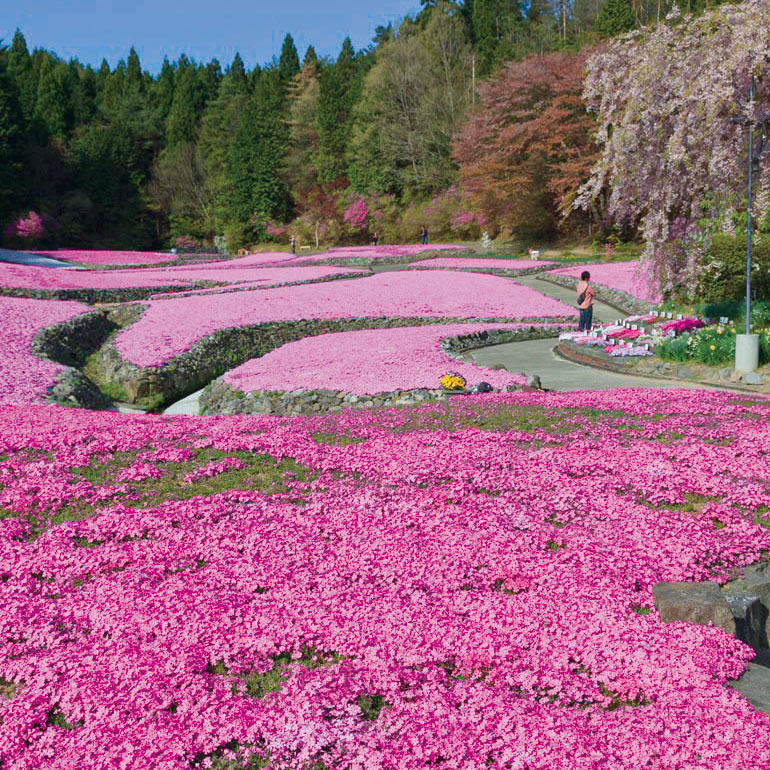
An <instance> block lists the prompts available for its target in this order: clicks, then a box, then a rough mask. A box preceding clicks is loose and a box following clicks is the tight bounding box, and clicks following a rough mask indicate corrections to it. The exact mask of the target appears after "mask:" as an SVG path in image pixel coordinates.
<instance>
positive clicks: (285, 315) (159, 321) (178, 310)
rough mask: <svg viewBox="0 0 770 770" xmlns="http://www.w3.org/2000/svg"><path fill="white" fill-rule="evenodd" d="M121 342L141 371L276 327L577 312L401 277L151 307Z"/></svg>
mask: <svg viewBox="0 0 770 770" xmlns="http://www.w3.org/2000/svg"><path fill="white" fill-rule="evenodd" d="M144 304H146V306H147V310H146V311H145V313H144V314H143V315H142V317H141V318H140V319H139V320H138V321H137V322H136V323H135V324H133V325H132V326H131V327H130V328H128V329H124V330H123V331H121V332H120V333H119V334H118V336H117V338H116V343H115V344H116V347H117V349H118V351H119V352H120V354H121V355H122V356H123V357H124V358H125V359H126V360H127V361H130V362H132V363H134V364H136V365H137V366H143V367H144V366H159V365H161V364H163V363H164V362H165V361H168V360H169V359H171V358H173V357H174V356H177V355H179V354H181V353H184V352H185V351H186V350H189V349H190V348H191V347H192V346H193V345H194V344H195V343H196V342H198V341H199V340H200V339H202V338H203V337H205V336H206V335H208V334H212V333H213V332H216V331H218V330H220V329H227V328H232V327H239V326H247V325H252V324H264V323H270V322H272V321H296V320H300V319H345V318H376V317H381V316H385V317H393V318H398V317H400V318H412V317H416V318H419V317H422V318H500V319H507V318H511V319H514V318H517V319H518V318H556V317H559V318H561V317H567V318H569V317H574V316H576V315H577V310H575V309H574V308H571V307H569V306H567V305H564V304H562V303H561V302H559V301H558V300H555V299H551V298H550V297H546V296H544V295H542V294H540V293H539V292H536V291H534V290H533V289H529V288H527V287H525V286H522V285H521V284H518V283H516V282H515V281H512V280H510V279H507V278H500V277H498V276H492V275H481V274H478V273H460V272H452V271H436V272H427V271H413V272H407V271H396V272H387V273H379V274H377V275H374V276H372V277H366V278H359V279H351V280H338V281H330V282H327V283H317V284H308V285H304V286H287V287H283V288H279V289H264V290H262V291H259V292H250V291H246V292H239V293H236V294H214V295H203V296H200V295H199V296H191V297H184V298H181V299H175V298H170V299H163V300H151V301H149V302H146V303H144Z"/></svg>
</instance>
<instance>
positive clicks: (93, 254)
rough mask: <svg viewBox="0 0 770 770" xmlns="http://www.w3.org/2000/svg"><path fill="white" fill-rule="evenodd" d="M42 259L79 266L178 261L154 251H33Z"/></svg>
mask: <svg viewBox="0 0 770 770" xmlns="http://www.w3.org/2000/svg"><path fill="white" fill-rule="evenodd" d="M30 253H31V254H40V256H42V257H53V258H54V259H61V260H62V261H64V262H77V263H78V264H81V265H93V266H99V265H157V264H161V263H163V262H173V261H174V260H175V259H179V255H178V254H162V253H160V252H155V251H88V250H86V249H79V250H78V249H61V250H57V251H33V252H30Z"/></svg>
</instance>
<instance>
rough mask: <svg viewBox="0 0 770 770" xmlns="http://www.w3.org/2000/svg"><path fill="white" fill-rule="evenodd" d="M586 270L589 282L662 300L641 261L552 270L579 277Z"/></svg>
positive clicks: (656, 301) (643, 297)
mask: <svg viewBox="0 0 770 770" xmlns="http://www.w3.org/2000/svg"><path fill="white" fill-rule="evenodd" d="M584 270H588V272H589V273H591V283H594V284H597V285H599V286H608V287H609V288H611V289H617V290H618V291H624V292H625V293H626V294H630V295H631V296H632V297H635V298H636V299H641V300H644V301H645V302H652V303H654V304H657V303H658V302H661V301H662V300H663V295H662V294H661V293H660V292H659V291H658V289H656V288H654V287H653V286H651V285H650V283H649V281H648V279H647V278H646V276H645V274H644V271H645V267H644V265H643V264H642V263H641V262H638V261H637V262H602V263H600V264H597V265H573V266H571V267H564V268H562V269H561V270H553V271H552V272H553V273H554V274H555V275H568V276H570V277H572V278H580V274H581V273H582V272H583V271H584Z"/></svg>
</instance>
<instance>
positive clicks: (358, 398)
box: [200, 326, 561, 417]
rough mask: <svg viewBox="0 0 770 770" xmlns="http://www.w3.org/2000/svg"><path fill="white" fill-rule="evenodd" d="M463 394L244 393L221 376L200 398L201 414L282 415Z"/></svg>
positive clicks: (492, 335) (485, 335) (531, 333)
mask: <svg viewBox="0 0 770 770" xmlns="http://www.w3.org/2000/svg"><path fill="white" fill-rule="evenodd" d="M560 331H561V329H559V328H551V329H544V328H539V327H537V326H531V327H529V328H524V329H493V330H484V331H479V332H473V333H471V334H463V335H460V336H456V337H449V338H447V339H445V340H442V343H441V348H442V350H444V352H446V353H447V354H448V355H450V356H457V355H459V354H460V353H463V352H464V351H466V350H472V349H474V348H479V347H483V346H486V345H499V344H502V343H505V342H523V341H525V340H533V339H543V338H548V337H556V336H557V335H558V334H559V332H560ZM522 389H523V390H527V389H531V388H527V387H526V386H522V387H519V386H509V388H508V390H509V391H513V390H522ZM457 395H462V392H460V393H456V392H448V391H445V390H442V389H441V388H435V389H432V388H431V389H428V388H415V389H412V390H396V391H389V392H383V393H376V394H374V395H357V394H354V393H346V392H344V391H333V390H303V389H300V390H294V391H290V392H281V391H266V390H258V391H253V392H251V393H244V392H242V391H239V390H235V389H234V388H233V387H231V386H230V385H227V384H226V383H224V382H223V381H222V379H221V378H218V379H216V380H214V381H213V382H212V383H211V384H210V385H209V386H208V387H207V388H206V389H205V390H204V391H203V393H202V395H201V398H200V405H201V414H203V415H211V414H271V415H277V416H282V417H290V416H296V415H313V414H326V413H334V412H339V411H341V410H342V409H343V408H359V409H361V408H372V407H381V406H405V405H409V404H419V403H422V402H424V401H446V400H447V399H448V398H451V397H456V396H457Z"/></svg>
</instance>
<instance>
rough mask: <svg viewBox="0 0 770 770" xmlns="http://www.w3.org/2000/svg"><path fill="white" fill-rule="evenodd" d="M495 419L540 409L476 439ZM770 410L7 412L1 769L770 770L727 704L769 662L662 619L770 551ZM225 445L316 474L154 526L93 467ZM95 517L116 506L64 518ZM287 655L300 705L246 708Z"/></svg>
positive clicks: (751, 718)
mask: <svg viewBox="0 0 770 770" xmlns="http://www.w3.org/2000/svg"><path fill="white" fill-rule="evenodd" d="M485 405H487V406H489V407H490V408H495V409H498V410H500V414H502V415H516V414H526V413H531V415H533V417H536V416H537V415H538V414H540V415H541V417H542V419H541V420H540V423H539V427H538V426H537V425H534V424H533V425H532V427H529V428H527V430H526V431H523V430H521V429H511V430H489V431H485V430H479V429H478V428H462V429H452V426H453V425H457V424H458V423H463V421H464V424H468V425H470V424H475V422H476V417H477V416H478V415H477V412H478V410H480V409H483V408H485ZM447 409H449V410H451V414H449V415H448V412H447ZM565 410H566V411H565ZM474 415H476V417H474ZM768 418H770V403H768V402H767V401H766V400H765V401H759V402H756V403H753V404H752V403H745V401H744V400H743V399H742V398H741V397H736V396H732V395H727V394H723V393H704V392H697V393H696V392H681V391H679V392H677V391H666V392H665V393H664V392H660V391H633V390H628V391H613V392H610V393H601V392H597V393H591V392H584V393H578V394H546V395H543V394H521V395H520V394H516V395H506V396H497V395H492V396H489V395H487V396H481V397H458V398H456V399H453V400H452V402H451V404H450V406H449V407H448V408H447V407H445V406H436V405H430V406H425V407H422V408H420V409H416V410H389V411H387V412H383V413H379V414H375V413H360V412H359V413H350V412H344V413H342V414H341V415H340V416H338V417H329V418H295V419H280V418H271V417H248V416H240V417H220V418H169V417H163V416H140V417H136V416H124V415H114V414H107V413H88V412H83V411H80V410H69V411H68V410H62V409H59V408H57V407H50V408H44V407H25V408H15V407H8V406H5V407H0V484H2V487H1V488H0V507H2V509H3V511H5V512H6V513H5V514H4V518H2V519H0V577H1V579H0V606H2V607H3V612H2V613H1V614H0V678H1V679H0V683H2V684H3V690H2V695H1V696H0V720H2V728H1V729H0V761H2V763H3V767H4V768H9V770H72V769H73V768H89V770H107V769H108V768H110V769H112V768H120V767H123V768H161V769H162V770H187V769H188V768H191V767H209V766H211V765H212V764H213V763H214V760H216V766H219V767H223V766H224V764H223V762H224V761H225V760H229V759H233V760H234V759H235V758H241V759H242V760H244V763H245V761H246V760H247V759H248V758H249V757H257V756H258V757H267V758H268V762H269V767H271V768H283V769H286V770H288V769H289V768H300V767H310V766H318V767H324V768H335V769H337V768H339V769H340V770H348V769H350V770H352V769H353V768H355V769H356V770H363V768H382V769H383V770H385V769H387V770H424V768H425V767H426V766H428V767H433V766H441V767H446V768H455V769H456V770H460V769H462V770H489V769H490V768H491V769H492V770H503V769H504V768H506V769H508V770H511V769H512V768H516V769H517V770H554V769H559V770H561V769H562V768H564V769H565V770H566V768H570V770H625V769H626V768H658V770H693V769H695V768H698V770H717V769H718V770H739V769H740V770H743V769H744V768H767V767H770V737H769V736H770V718H768V717H766V716H763V715H761V714H760V713H758V712H756V711H755V710H753V708H752V707H751V706H750V705H749V704H748V702H747V701H746V700H744V699H743V697H742V696H741V695H740V694H739V693H737V692H735V691H733V690H731V689H729V688H727V687H725V684H724V683H725V681H726V680H727V679H728V678H735V677H737V676H738V675H739V674H740V673H741V671H742V670H743V668H744V666H745V664H746V661H747V660H748V659H750V658H751V656H752V651H751V650H750V649H749V648H748V647H746V646H745V645H743V644H742V643H741V642H739V641H737V640H736V639H734V638H732V637H730V636H728V635H727V634H726V633H725V632H723V631H722V630H721V629H719V628H714V627H706V626H695V625H691V624H685V623H672V624H663V623H661V622H660V619H659V616H658V614H657V612H656V610H655V609H654V607H653V595H652V586H653V585H654V584H655V583H656V582H658V581H679V580H704V579H718V580H722V579H724V577H725V575H726V573H727V571H728V570H729V568H730V567H732V566H734V565H742V564H748V563H751V562H754V561H756V560H757V559H758V558H759V557H760V555H761V553H762V552H763V551H766V549H768V548H770V531H769V530H768V529H766V528H764V527H762V526H761V525H760V523H759V522H760V521H766V520H767V514H766V513H763V511H766V510H767V508H766V506H767V505H768V502H770V495H769V494H768V484H770V468H769V467H768V463H767V455H768V453H770V434H769V432H768V430H767V421H768ZM551 428H552V429H551ZM631 428H633V429H631ZM324 436H331V437H334V436H339V437H340V438H342V439H344V440H341V441H338V442H337V441H333V440H332V441H329V440H323V441H321V440H319V437H324ZM205 447H207V448H208V449H203V448H205ZM198 448H200V449H198ZM214 450H216V451H219V452H221V453H223V455H222V456H223V457H235V456H236V455H237V457H239V458H245V457H247V456H249V455H248V454H246V453H251V452H257V453H268V454H269V455H271V456H272V457H274V458H276V460H278V459H280V458H282V457H293V458H294V459H295V460H296V462H298V463H301V464H302V465H303V466H305V467H306V468H307V469H309V471H312V475H306V476H305V477H302V478H300V477H298V476H296V474H291V473H287V475H286V476H285V477H284V484H285V485H286V489H287V490H288V491H286V492H280V491H279V492H277V493H276V494H273V495H267V494H265V493H261V492H258V491H244V490H240V491H239V490H232V491H223V492H221V493H219V494H215V495H210V496H198V497H188V498H187V499H180V500H173V499H169V500H159V501H158V502H155V503H154V502H152V500H151V498H150V499H149V500H150V501H149V502H145V503H143V504H141V505H138V506H137V507H129V505H128V504H127V503H130V501H131V499H132V496H134V497H135V494H136V493H137V490H139V489H140V488H141V484H142V482H141V481H140V482H131V481H129V480H119V479H116V478H115V477H114V475H113V474H112V473H103V474H102V477H101V479H102V480H101V481H99V477H98V476H93V475H92V476H86V475H84V472H85V471H86V470H88V469H89V468H90V469H91V470H92V471H93V470H94V469H96V470H98V469H99V468H100V467H102V465H103V464H104V463H105V462H109V461H111V460H113V461H115V460H116V459H117V458H122V460H121V462H122V463H123V464H124V467H126V468H130V467H131V466H132V465H135V466H137V468H138V469H139V470H138V471H137V477H141V476H142V474H144V473H146V472H147V471H146V466H147V465H148V464H150V465H152V464H157V465H158V469H159V470H161V471H162V472H163V473H167V472H168V470H167V466H165V465H163V463H164V462H168V458H170V457H177V458H178V459H177V460H176V461H178V462H182V461H189V460H190V459H191V455H193V456H194V455H195V452H196V451H209V452H211V451H214ZM175 453H181V454H175ZM171 462H174V460H172V461H171ZM209 462H210V456H209V457H202V458H201V463H200V464H201V465H202V466H203V467H206V466H207V465H208V464H209ZM142 469H145V470H142ZM230 472H231V473H235V474H237V473H238V471H237V470H231V471H230ZM88 478H90V479H91V481H89V480H88ZM127 478H128V474H126V475H125V476H124V479H127ZM197 483H201V484H205V483H211V482H210V481H206V480H204V481H202V482H197ZM185 489H192V490H194V489H195V487H194V486H193V485H192V484H191V485H188V486H185ZM693 495H697V496H698V499H699V500H701V501H703V502H701V503H699V504H698V505H695V506H692V507H691V508H687V504H688V501H689V500H691V499H692V496H693ZM73 501H76V502H77V503H78V504H80V505H82V506H84V510H86V511H87V510H89V506H92V507H93V511H92V515H90V516H89V517H88V518H84V519H81V520H78V521H67V520H62V516H61V514H62V512H66V506H68V505H69V506H72V505H73ZM763 506H764V507H763ZM56 516H59V518H58V519H54V520H53V521H51V520H50V517H56ZM64 518H65V519H66V516H64ZM56 521H59V522H60V523H55V522H56ZM715 522H718V523H719V527H717V526H716V524H715ZM278 655H283V656H284V657H283V658H282V660H283V661H284V663H283V664H282V665H283V666H284V675H283V677H282V679H280V682H279V683H280V689H279V690H277V691H274V692H262V693H260V692H259V691H258V690H256V691H255V690H253V689H252V690H247V683H248V682H254V681H257V682H258V681H260V680H259V677H258V675H259V674H260V673H264V672H266V671H268V670H270V669H271V668H273V666H274V665H276V663H275V659H276V656H278ZM314 659H315V660H314ZM292 661H293V662H292ZM259 695H262V696H263V697H255V696H259ZM318 763H320V764H318ZM236 766H237V765H231V767H236Z"/></svg>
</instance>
